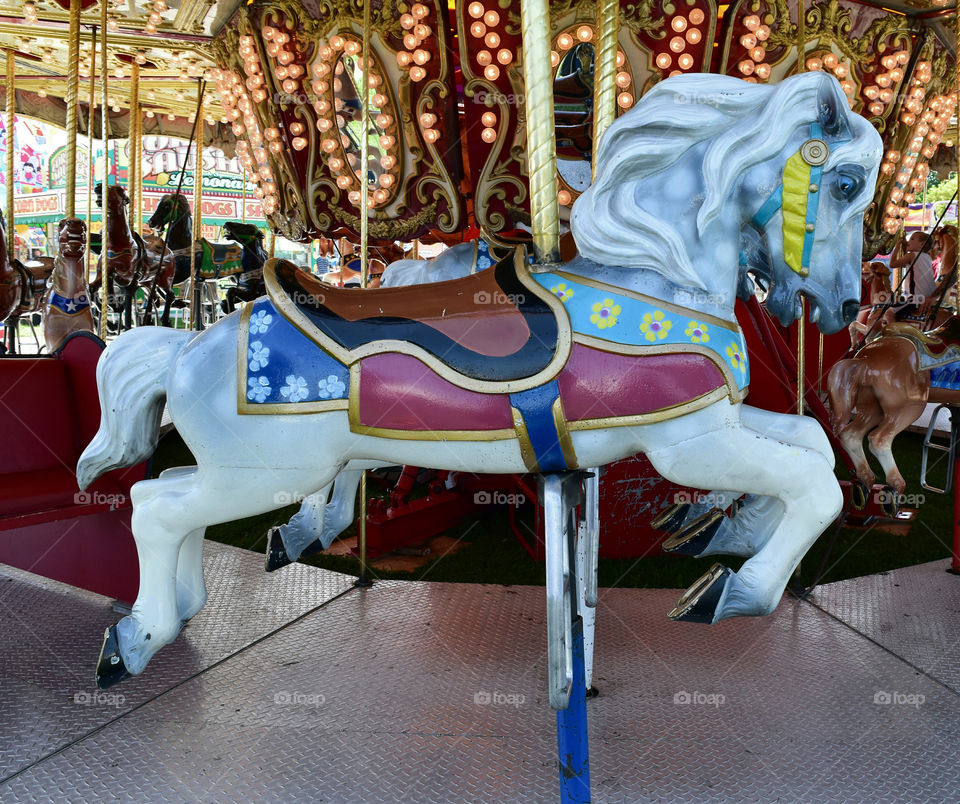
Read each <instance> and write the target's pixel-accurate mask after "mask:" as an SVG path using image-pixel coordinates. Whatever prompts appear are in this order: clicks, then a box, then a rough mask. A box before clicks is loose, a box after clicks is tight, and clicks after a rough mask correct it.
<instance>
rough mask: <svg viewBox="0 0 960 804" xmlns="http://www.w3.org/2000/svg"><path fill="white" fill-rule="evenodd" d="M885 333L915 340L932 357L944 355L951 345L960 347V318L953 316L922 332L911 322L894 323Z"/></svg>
mask: <svg viewBox="0 0 960 804" xmlns="http://www.w3.org/2000/svg"><path fill="white" fill-rule="evenodd" d="M884 334H885V335H898V336H900V337H902V338H909V339H910V340H912V341H914V342H915V343H916V344H917V345H918V346H919V347H920V348H921V349H922V350H923V351H925V352H926V353H927V354H928V355H930V357H933V358H935V359H936V358H940V357H943V356H944V354H945V353H946V351H947V350H948V349H949V348H950V347H951V346H954V347H957V348H960V319H958V318H957V316H953V317H951V318H950V319H948V320H947V321H944V322H943V323H942V324H941V325H940V326H939V327H937V328H936V329H933V330H930V331H929V332H922V331H921V330H920V329H918V328H917V327H915V326H912V325H911V324H904V323H900V322H898V323H894V324H890V325H888V326H887V328H886V329H885V330H884Z"/></svg>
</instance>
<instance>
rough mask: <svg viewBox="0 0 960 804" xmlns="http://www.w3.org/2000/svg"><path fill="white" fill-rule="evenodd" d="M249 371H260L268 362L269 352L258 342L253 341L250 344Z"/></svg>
mask: <svg viewBox="0 0 960 804" xmlns="http://www.w3.org/2000/svg"><path fill="white" fill-rule="evenodd" d="M248 351H249V353H250V371H260V369H262V368H265V367H266V366H267V364H268V363H269V362H270V350H269V349H268V348H267V347H266V346H264V345H263V344H262V343H260V341H254V342H253V343H251V344H250V348H249V350H248Z"/></svg>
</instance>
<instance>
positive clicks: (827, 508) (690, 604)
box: [647, 403, 843, 622]
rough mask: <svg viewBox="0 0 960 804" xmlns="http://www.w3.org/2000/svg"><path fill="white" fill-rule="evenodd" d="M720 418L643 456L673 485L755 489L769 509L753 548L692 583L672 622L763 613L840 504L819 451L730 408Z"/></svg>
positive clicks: (827, 464)
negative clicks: (733, 566) (760, 427)
mask: <svg viewBox="0 0 960 804" xmlns="http://www.w3.org/2000/svg"><path fill="white" fill-rule="evenodd" d="M719 404H721V405H723V404H726V403H719ZM722 418H723V419H725V421H720V422H717V423H716V429H711V430H710V431H708V432H702V433H700V434H698V435H694V436H693V437H691V438H687V439H684V440H677V441H675V443H672V444H670V445H669V446H663V447H658V448H656V449H654V450H652V451H648V452H647V457H648V458H649V459H650V461H651V462H652V463H653V465H654V467H655V468H656V469H657V471H658V472H660V473H661V474H662V475H663V476H664V477H666V478H667V479H668V480H671V481H673V482H675V483H679V484H682V485H686V486H692V487H694V488H721V489H723V490H725V491H733V492H739V493H753V494H758V495H760V496H762V497H769V498H773V500H774V501H775V502H776V506H774V504H773V502H771V503H768V505H769V506H770V510H769V511H767V512H766V515H765V516H763V517H760V518H758V519H759V521H758V522H757V527H762V528H763V529H764V530H766V531H767V532H766V533H764V532H759V533H755V534H752V536H751V539H752V542H753V544H756V545H760V546H759V549H757V551H756V553H755V555H753V556H752V557H751V558H749V559H748V560H747V561H746V562H745V563H744V564H743V566H742V567H741V568H740V570H739V571H738V572H735V573H734V572H732V571H731V570H729V569H727V568H726V567H723V566H722V565H719V564H718V565H716V566H715V567H714V568H713V569H712V570H711V571H710V572H708V573H707V574H706V575H705V576H704V577H703V578H701V579H700V580H699V581H697V583H695V584H694V585H693V586H692V587H691V588H690V589H689V590H687V592H686V593H684V595H683V597H681V599H680V602H679V603H678V604H677V607H676V608H675V609H674V611H673V612H671V616H672V617H673V618H674V619H678V620H688V621H692V622H717V621H719V620H723V619H726V618H727V617H735V616H745V615H763V614H769V613H770V612H771V611H773V609H774V608H776V605H777V603H778V602H779V600H780V596H781V595H782V594H783V590H784V589H785V588H786V585H787V582H788V581H789V579H790V576H791V574H792V572H793V570H794V569H795V567H796V566H797V564H798V563H799V562H800V559H801V558H802V557H803V555H804V553H806V551H807V550H808V549H809V547H810V546H811V545H812V544H813V542H814V541H816V539H817V537H818V536H819V535H820V534H821V533H822V532H823V530H824V529H825V528H826V526H827V525H828V524H829V523H830V522H832V521H833V520H834V519H835V518H836V516H837V514H838V513H839V512H840V510H841V508H842V505H843V494H842V493H841V491H840V485H839V483H838V482H837V480H836V478H835V477H834V475H833V470H832V466H831V462H830V461H828V460H827V459H826V458H825V457H824V455H823V454H822V453H821V452H819V451H818V450H816V449H810V448H808V447H803V446H796V445H792V444H786V443H784V442H782V441H778V440H776V439H774V438H770V437H769V436H766V435H763V434H761V433H758V432H756V431H755V430H752V429H750V428H748V427H745V426H744V425H743V423H742V422H741V421H740V420H739V416H734V414H733V413H727V414H726V415H724V416H723V417H722ZM778 513H779V516H777V514H778ZM774 521H775V524H771V523H774Z"/></svg>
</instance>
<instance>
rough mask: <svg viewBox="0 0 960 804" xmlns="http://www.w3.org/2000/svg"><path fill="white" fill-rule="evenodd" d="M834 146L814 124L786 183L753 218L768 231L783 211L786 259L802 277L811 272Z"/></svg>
mask: <svg viewBox="0 0 960 804" xmlns="http://www.w3.org/2000/svg"><path fill="white" fill-rule="evenodd" d="M829 158H830V146H829V145H827V142H826V140H824V139H823V128H822V127H821V125H820V124H819V123H816V122H815V123H811V124H810V138H809V139H808V140H807V141H806V142H804V143H803V145H801V146H800V150H799V151H797V152H796V153H795V154H793V156H791V157H790V158H789V159H788V160H787V161H786V163H785V164H784V166H783V181H781V182H780V184H779V185H777V188H776V189H775V190H774V191H773V192H772V193H771V194H770V195H769V197H768V198H767V200H766V201H764V202H763V204H762V205H761V206H760V209H758V210H757V212H756V214H755V215H754V216H753V220H752V223H753V225H754V226H755V227H756V228H757V229H759V230H760V231H764V230H765V229H766V227H767V224H768V223H770V220H771V218H773V216H774V215H775V214H776V213H777V211H779V210H783V258H784V261H785V262H786V263H787V265H788V266H789V267H790V269H791V270H792V271H794V272H796V273H798V274H799V275H800V276H804V277H805V276H807V275H809V273H810V255H811V253H812V251H813V243H814V239H815V234H816V230H817V211H818V209H819V207H820V183H821V180H822V178H823V166H824V165H825V164H826V162H827V159H829Z"/></svg>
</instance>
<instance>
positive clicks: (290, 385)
mask: <svg viewBox="0 0 960 804" xmlns="http://www.w3.org/2000/svg"><path fill="white" fill-rule="evenodd" d="M280 395H281V396H282V397H283V398H284V399H287V400H289V401H290V402H299V401H300V400H301V399H306V398H307V381H306V380H305V379H303V377H297V376H295V375H293V374H288V375H287V384H286V385H284V386H283V388H281V389H280Z"/></svg>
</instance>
